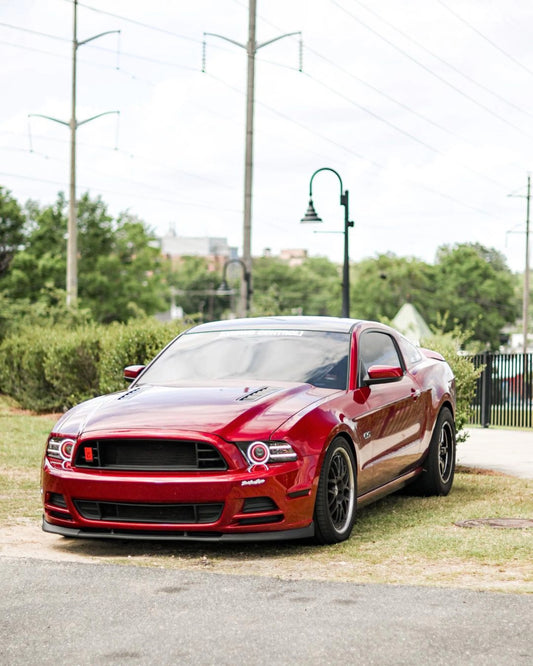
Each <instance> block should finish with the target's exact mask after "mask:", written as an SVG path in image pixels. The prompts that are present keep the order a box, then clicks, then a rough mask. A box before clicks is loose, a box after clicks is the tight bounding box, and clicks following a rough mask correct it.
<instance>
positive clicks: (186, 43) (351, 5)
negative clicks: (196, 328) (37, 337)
mask: <svg viewBox="0 0 533 666" xmlns="http://www.w3.org/2000/svg"><path fill="white" fill-rule="evenodd" d="M77 19H78V20H77V33H78V34H77V39H78V42H83V41H85V40H89V39H91V38H92V37H94V36H96V35H99V34H100V33H103V32H108V31H120V33H117V32H113V33H112V34H108V35H104V36H101V37H99V38H98V39H94V40H91V41H89V42H87V43H85V44H80V45H79V47H78V49H77V64H78V68H77V70H78V71H77V94H76V100H77V114H76V118H77V121H78V124H79V127H78V129H77V132H76V136H77V193H78V196H79V195H81V194H82V193H85V192H89V193H90V195H91V197H98V196H99V197H101V198H102V200H103V201H104V202H105V203H106V204H107V205H108V209H109V212H110V213H111V214H112V215H113V216H118V215H119V214H120V213H121V212H123V211H129V212H130V213H132V214H134V215H137V216H138V217H139V218H141V219H142V220H144V221H145V222H146V224H147V225H148V227H149V228H150V229H151V230H153V232H154V233H156V234H157V235H164V234H166V233H167V232H168V231H169V229H171V228H172V229H174V230H175V232H176V233H177V234H179V235H184V236H206V235H208V236H216V237H219V236H222V237H226V238H227V239H228V241H229V243H230V245H233V246H236V247H238V248H239V251H242V243H243V201H244V154H245V117H246V114H245V110H246V72H247V55H246V50H245V45H246V42H247V39H248V3H247V2H246V1H245V0H194V1H193V2H191V1H190V0H189V1H188V2H184V1H182V0H173V1H170V0H151V2H146V1H145V0H143V1H141V0H86V1H83V2H79V3H78V15H77ZM292 32H301V44H300V36H299V35H296V36H288V37H284V38H282V39H279V40H277V41H275V42H273V43H271V44H268V45H263V44H264V42H268V41H270V40H273V39H275V38H277V37H280V36H282V35H285V34H287V33H292ZM204 33H212V34H208V35H205V36H204ZM532 34H533V3H531V1H530V0H405V1H404V2H398V1H397V0H361V1H359V0H289V1H288V0H283V1H282V0H257V32H256V41H257V45H258V48H257V54H256V68H255V113H254V169H253V202H252V254H253V255H254V256H260V255H262V254H263V253H264V251H265V249H266V248H269V249H270V250H271V252H272V253H273V254H277V253H278V252H279V251H280V250H282V249H287V248H294V249H296V248H304V249H306V250H307V251H308V252H309V255H310V256H326V257H328V258H329V259H331V260H333V261H338V262H341V261H342V257H343V228H344V208H343V207H342V206H341V205H340V193H341V187H342V189H343V190H348V191H349V204H350V205H349V212H350V219H351V220H353V221H354V223H355V224H354V227H353V228H352V229H350V231H349V240H350V258H351V260H352V261H360V260H362V259H365V258H368V257H376V256H377V255H379V254H381V253H387V252H390V253H394V254H396V255H397V256H401V257H416V258H418V259H421V260H423V261H426V262H428V263H432V262H433V261H434V260H435V256H436V252H437V250H438V248H439V247H441V246H443V245H453V244H456V243H482V244H483V245H485V246H487V247H491V248H495V249H496V250H498V251H500V252H501V253H503V255H504V256H505V258H506V260H507V263H508V266H509V267H510V268H511V269H512V270H513V271H515V272H522V271H523V270H524V266H525V247H526V234H525V230H526V209H527V208H526V204H527V199H526V195H527V179H528V174H529V172H530V170H531V168H532V163H533V159H532V156H533V39H532V38H531V36H532ZM213 35H219V36H218V37H217V36H213ZM72 38H73V2H72V0H33V1H32V0H0V59H1V63H2V66H1V68H0V81H1V90H2V96H1V103H0V158H1V162H0V186H2V187H4V188H7V189H8V190H9V191H10V192H11V194H12V195H13V196H14V197H15V198H16V199H17V200H18V201H19V202H20V203H21V204H22V203H25V202H26V201H27V200H28V199H32V200H36V201H38V202H39V203H40V204H41V205H43V206H44V205H51V204H53V203H54V202H55V201H56V200H57V195H58V192H60V191H62V192H65V193H66V194H68V188H69V174H70V161H69V160H70V153H69V141H70V135H69V129H68V127H67V126H65V125H63V124H61V123H58V122H54V121H51V120H48V119H45V118H42V117H40V116H42V115H44V116H49V117H51V118H55V119H56V120H61V121H63V122H67V123H68V121H69V119H70V115H71V85H72V74H71V70H72ZM228 40H232V41H228ZM204 42H205V47H204ZM234 42H236V43H237V44H235V43H234ZM259 47H260V48H259ZM203 70H204V71H203ZM109 111H119V112H120V113H119V114H116V113H109V114H106V115H104V116H102V117H100V118H97V119H95V120H92V121H90V122H87V123H83V121H84V120H86V119H88V118H91V117H93V116H96V115H98V114H101V113H106V112H109ZM322 168H328V169H333V170H335V171H336V172H337V173H338V174H339V176H340V179H341V180H340V181H339V179H338V178H337V176H336V175H335V174H333V173H331V172H329V171H324V172H321V173H319V174H317V176H316V177H315V178H314V180H313V201H314V205H315V208H316V211H317V213H318V215H319V216H320V217H321V218H322V220H323V223H322V224H317V225H309V224H307V225H304V224H301V223H300V219H301V218H302V217H303V215H304V213H305V211H306V209H307V204H308V199H309V182H310V178H311V176H312V174H313V173H314V172H315V171H317V170H318V169H322ZM341 182H342V186H341Z"/></svg>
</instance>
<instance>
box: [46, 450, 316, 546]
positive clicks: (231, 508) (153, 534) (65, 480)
mask: <svg viewBox="0 0 533 666" xmlns="http://www.w3.org/2000/svg"><path fill="white" fill-rule="evenodd" d="M264 467H265V466H263V467H261V466H257V468H256V469H252V470H250V469H248V470H242V469H241V470H226V471H224V472H214V473H212V472H210V473H202V472H196V473H174V474H163V473H143V474H140V473H137V472H120V473H119V472H110V471H105V472H102V471H99V470H78V469H75V468H74V469H57V468H55V467H52V466H51V465H50V464H49V463H48V462H47V461H46V459H45V462H44V466H43V471H42V492H43V502H44V516H43V529H44V530H45V531H47V532H52V533H55V534H62V535H63V536H67V537H80V538H112V539H116V538H119V539H149V540H153V539H156V540H201V541H260V540H271V539H272V540H273V539H300V538H307V537H310V536H312V535H313V533H314V528H313V522H312V519H313V510H314V488H313V483H312V476H310V475H309V472H310V468H311V467H312V465H310V461H309V459H308V458H304V459H303V460H302V459H300V460H298V461H296V462H288V463H281V464H277V465H271V466H269V467H268V468H264ZM215 505H216V506H220V511H219V512H218V514H217V516H216V517H215V518H209V515H210V514H209V511H210V510H211V507H213V506H215ZM87 507H89V509H88V510H87ZM93 507H94V508H93ZM101 507H104V509H105V511H101V512H100V514H99V513H98V510H99V508H101ZM191 507H193V509H191V514H192V515H194V516H198V515H200V516H202V518H200V519H198V518H197V517H196V518H191V519H186V520H182V519H181V518H180V517H179V516H181V515H182V511H181V509H182V508H187V510H188V509H190V508H191ZM137 508H139V514H137V513H136V511H137ZM147 508H148V509H147ZM109 509H110V510H109ZM204 509H205V510H204ZM147 511H148V514H149V515H150V517H149V518H144V517H143V516H144V515H145V514H146V512H147ZM160 514H161V516H163V517H160ZM169 515H176V516H178V517H177V518H173V519H172V520H169V519H168V517H167V516H169ZM206 515H207V516H208V517H207V518H205V516H206ZM154 516H155V517H154ZM180 521H182V522H180Z"/></svg>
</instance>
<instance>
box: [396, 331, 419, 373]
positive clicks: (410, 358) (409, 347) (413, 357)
mask: <svg viewBox="0 0 533 666" xmlns="http://www.w3.org/2000/svg"><path fill="white" fill-rule="evenodd" d="M400 349H401V350H402V354H403V357H404V359H405V360H406V361H407V366H408V367H409V368H411V367H412V366H413V365H416V364H417V363H420V361H421V360H422V358H423V356H422V354H421V353H420V349H418V347H415V345H413V344H412V343H411V342H409V340H406V339H405V338H400Z"/></svg>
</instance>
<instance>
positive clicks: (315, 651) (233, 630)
mask: <svg viewBox="0 0 533 666" xmlns="http://www.w3.org/2000/svg"><path fill="white" fill-rule="evenodd" d="M0 588H1V591H2V594H1V596H0V659H1V663H2V664H5V665H9V666H11V665H16V664H54V665H56V666H60V665H61V664H69V665H75V664H80V665H82V664H106V665H110V666H111V665H114V664H121V665H122V664H217V666H218V665H224V664H232V665H234V664H256V665H262V664H268V665H269V666H274V665H276V664H320V665H321V666H322V665H325V664H348V663H350V664H351V663H357V664H362V665H374V664H379V665H384V664H386V665H387V666H395V665H400V664H401V665H404V664H405V665H406V666H407V665H409V666H411V665H412V664H420V665H424V664H431V665H432V666H439V665H441V664H442V665H444V664H446V665H447V666H449V665H450V664H456V665H459V666H460V665H463V664H464V665H465V666H466V665H467V664H468V666H475V665H478V664H479V665H481V664H506V666H512V665H514V664H524V665H525V664H527V665H528V666H529V665H530V664H531V663H533V641H532V640H531V636H532V628H533V627H532V622H533V597H531V596H525V595H511V594H494V593H486V592H473V591H468V590H452V589H438V588H416V587H400V586H382V585H357V584H352V583H328V582H319V581H282V580H279V579H276V578H264V577H257V578H255V577H243V576H225V575H220V574H213V573H207V572H188V571H181V570H168V569H149V568H140V567H125V566H119V565H93V564H77V563H64V562H63V563H57V562H49V561H40V560H31V559H11V558H1V559H0Z"/></svg>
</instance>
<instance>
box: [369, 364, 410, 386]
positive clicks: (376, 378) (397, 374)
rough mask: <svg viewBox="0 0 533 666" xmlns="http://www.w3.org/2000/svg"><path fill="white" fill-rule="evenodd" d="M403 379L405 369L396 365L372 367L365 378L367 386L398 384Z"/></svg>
mask: <svg viewBox="0 0 533 666" xmlns="http://www.w3.org/2000/svg"><path fill="white" fill-rule="evenodd" d="M402 377H403V369H402V368H400V367H398V366H395V365H372V366H370V368H368V374H367V376H366V377H365V378H364V380H363V381H364V383H365V384H366V386H370V385H371V384H386V383H387V382H398V381H400V379H401V378H402Z"/></svg>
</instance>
